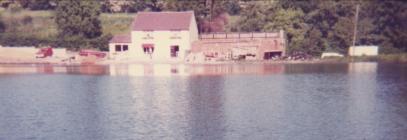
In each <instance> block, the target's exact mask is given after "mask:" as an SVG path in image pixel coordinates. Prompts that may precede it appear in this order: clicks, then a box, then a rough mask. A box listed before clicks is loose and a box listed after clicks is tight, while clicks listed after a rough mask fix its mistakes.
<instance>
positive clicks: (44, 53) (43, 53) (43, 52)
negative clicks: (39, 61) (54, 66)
mask: <svg viewBox="0 0 407 140" xmlns="http://www.w3.org/2000/svg"><path fill="white" fill-rule="evenodd" d="M52 54H53V51H52V48H51V47H46V48H41V49H40V50H39V51H38V52H37V53H36V57H37V58H45V57H51V56H52Z"/></svg>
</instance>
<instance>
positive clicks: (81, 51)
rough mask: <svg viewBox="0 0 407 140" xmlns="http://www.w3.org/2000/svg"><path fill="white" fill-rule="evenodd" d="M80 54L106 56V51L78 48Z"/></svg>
mask: <svg viewBox="0 0 407 140" xmlns="http://www.w3.org/2000/svg"><path fill="white" fill-rule="evenodd" d="M79 55H80V56H92V55H93V56H96V57H97V58H104V57H106V53H104V52H101V51H94V50H80V51H79Z"/></svg>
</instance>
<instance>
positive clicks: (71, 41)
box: [55, 0, 102, 50]
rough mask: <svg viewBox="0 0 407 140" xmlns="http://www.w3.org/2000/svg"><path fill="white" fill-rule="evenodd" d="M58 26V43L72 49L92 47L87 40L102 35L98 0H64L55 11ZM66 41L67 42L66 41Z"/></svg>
mask: <svg viewBox="0 0 407 140" xmlns="http://www.w3.org/2000/svg"><path fill="white" fill-rule="evenodd" d="M55 12H56V13H55V22H56V24H57V26H58V36H59V38H60V40H58V45H60V46H62V47H67V48H70V49H74V50H76V49H78V48H82V47H90V45H91V44H89V43H88V41H87V40H90V39H95V38H98V37H100V36H101V35H102V27H101V22H100V20H99V15H100V7H99V3H98V2H97V1H82V0H62V1H59V2H58V6H57V8H56V11H55ZM64 42H65V43H64Z"/></svg>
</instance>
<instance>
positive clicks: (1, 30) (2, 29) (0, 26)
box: [0, 15, 6, 33]
mask: <svg viewBox="0 0 407 140" xmlns="http://www.w3.org/2000/svg"><path fill="white" fill-rule="evenodd" d="M5 31H6V24H4V22H3V20H2V18H1V15H0V33H4V32H5Z"/></svg>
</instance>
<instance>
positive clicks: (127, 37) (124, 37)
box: [109, 35, 131, 43]
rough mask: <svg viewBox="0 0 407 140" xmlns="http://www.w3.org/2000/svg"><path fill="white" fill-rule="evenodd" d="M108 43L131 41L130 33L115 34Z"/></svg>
mask: <svg viewBox="0 0 407 140" xmlns="http://www.w3.org/2000/svg"><path fill="white" fill-rule="evenodd" d="M109 43H131V36H130V35H115V36H113V38H112V39H111V40H110V41H109Z"/></svg>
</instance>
